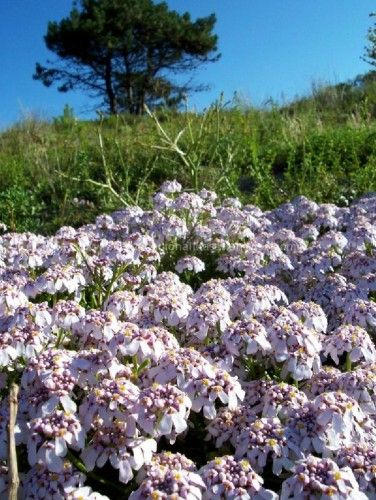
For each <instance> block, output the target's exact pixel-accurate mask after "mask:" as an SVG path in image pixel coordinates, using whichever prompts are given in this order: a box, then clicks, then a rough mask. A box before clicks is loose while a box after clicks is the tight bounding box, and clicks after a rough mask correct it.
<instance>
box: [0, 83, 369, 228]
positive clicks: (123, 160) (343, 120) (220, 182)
mask: <svg viewBox="0 0 376 500" xmlns="http://www.w3.org/2000/svg"><path fill="white" fill-rule="evenodd" d="M374 76H375V75H374V74H373V73H371V74H369V75H364V76H363V77H359V78H358V79H357V80H355V81H354V82H353V83H351V84H350V83H349V84H348V85H349V88H348V90H343V88H342V87H341V90H340V91H339V90H338V88H337V87H338V86H335V87H333V88H332V87H326V88H324V87H322V88H321V90H320V92H318V90H316V91H315V92H314V93H313V95H312V96H311V97H310V98H308V97H307V98H305V99H304V100H303V99H301V100H300V101H295V102H294V103H291V104H290V105H289V106H284V107H281V108H279V107H277V106H271V107H267V108H265V109H254V108H250V107H246V106H243V105H242V103H241V102H239V100H235V101H234V102H233V103H231V104H229V105H227V106H225V105H224V104H223V103H222V101H221V100H219V101H218V102H216V103H215V104H213V105H212V106H211V107H210V108H209V109H208V110H206V111H205V112H204V113H193V112H190V111H188V110H186V111H183V112H176V111H171V110H168V109H159V110H158V111H155V112H153V113H152V112H150V116H134V115H131V114H122V115H119V116H112V117H109V118H103V117H101V118H100V119H98V120H97V121H90V122H89V121H87V122H84V121H77V120H76V119H75V117H74V113H73V111H72V110H71V109H70V108H69V107H66V108H65V110H64V112H63V114H62V116H60V117H58V118H56V119H55V120H54V121H53V122H52V123H51V124H49V123H46V122H42V121H38V120H35V119H29V120H25V121H23V122H21V123H19V124H17V125H15V126H14V127H12V128H10V129H9V130H7V131H5V132H4V133H3V134H1V135H0V174H1V175H0V193H1V194H0V214H1V215H0V222H4V223H5V224H7V225H8V226H9V227H10V228H11V229H16V230H19V231H20V230H31V231H37V232H42V233H51V232H53V231H54V230H56V229H57V228H58V227H60V226H61V225H73V226H78V225H80V224H85V223H88V222H90V221H92V220H93V219H94V217H95V216H96V215H97V214H98V213H104V212H110V211H113V210H115V209H117V208H119V207H120V206H124V205H131V204H139V205H142V206H143V207H148V206H150V205H149V203H150V195H151V194H152V192H153V191H154V190H155V189H156V188H157V187H158V186H159V185H160V184H161V182H163V181H164V180H166V179H172V178H176V179H177V180H178V181H180V182H181V183H182V184H183V185H184V186H185V187H187V188H190V189H192V190H197V189H200V188H201V187H203V186H204V187H206V188H208V189H214V190H215V191H217V192H218V194H219V195H221V196H222V197H225V196H239V197H240V198H241V200H242V201H243V202H244V203H254V204H257V205H259V206H261V207H262V208H263V209H269V208H273V207H275V206H277V205H278V204H280V203H283V202H285V201H287V200H290V199H291V198H293V197H294V196H297V195H305V196H308V197H310V198H312V199H314V200H316V201H318V202H334V203H338V204H341V205H344V204H347V203H349V202H350V201H351V200H352V199H353V198H355V197H358V196H360V195H362V194H364V193H366V192H369V191H375V190H376V153H375V151H376V122H375V118H376V109H375V96H376V90H375V78H374ZM356 82H357V83H356ZM359 82H362V83H359ZM325 89H326V90H325ZM324 102H326V103H327V105H324V104H323V103H324ZM330 102H331V103H332V104H331V105H329V103H330ZM347 106H348V112H347V113H346V109H347V108H346V107H347Z"/></svg>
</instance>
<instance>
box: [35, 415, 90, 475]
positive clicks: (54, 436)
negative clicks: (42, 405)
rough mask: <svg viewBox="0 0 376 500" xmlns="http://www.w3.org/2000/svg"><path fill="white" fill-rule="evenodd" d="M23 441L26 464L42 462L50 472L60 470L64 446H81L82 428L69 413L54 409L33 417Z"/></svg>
mask: <svg viewBox="0 0 376 500" xmlns="http://www.w3.org/2000/svg"><path fill="white" fill-rule="evenodd" d="M28 427H29V435H28V441H27V450H28V460H29V463H30V465H35V464H36V463H38V462H43V463H44V464H45V465H46V466H47V468H48V469H49V470H50V471H52V472H61V471H62V470H63V468H64V461H63V459H62V457H65V455H66V454H67V451H68V446H69V447H70V448H72V449H73V450H76V451H79V450H81V449H82V448H83V447H84V446H85V432H84V430H83V429H82V427H81V423H80V421H79V419H78V418H77V417H76V416H75V415H74V414H72V413H67V412H63V411H61V410H55V411H54V412H53V413H51V414H50V415H48V416H45V417H40V418H35V419H33V420H32V421H31V422H30V424H29V425H28Z"/></svg>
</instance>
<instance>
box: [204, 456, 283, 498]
mask: <svg viewBox="0 0 376 500" xmlns="http://www.w3.org/2000/svg"><path fill="white" fill-rule="evenodd" d="M199 474H200V476H201V477H202V479H203V481H204V483H205V486H206V491H205V493H204V495H203V499H204V500H221V499H223V498H226V499H228V500H248V499H249V500H250V499H255V500H263V499H265V500H273V499H277V498H278V495H277V494H276V493H274V492H272V491H270V490H265V489H264V488H263V486H262V485H263V482H264V480H263V479H262V477H260V476H259V475H258V474H257V473H256V472H255V471H254V470H253V468H252V467H251V464H250V463H249V461H248V460H244V459H243V460H236V459H235V458H234V457H233V456H231V455H225V456H223V457H218V458H215V459H214V460H212V461H211V462H209V463H207V464H206V465H204V466H203V467H201V469H200V470H199Z"/></svg>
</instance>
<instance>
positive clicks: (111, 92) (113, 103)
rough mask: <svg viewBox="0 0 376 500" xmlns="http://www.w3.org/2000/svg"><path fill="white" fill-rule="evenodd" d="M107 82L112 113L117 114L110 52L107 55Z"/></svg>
mask: <svg viewBox="0 0 376 500" xmlns="http://www.w3.org/2000/svg"><path fill="white" fill-rule="evenodd" d="M105 84H106V93H107V97H108V104H109V107H110V113H111V114H112V115H116V113H117V103H116V95H115V92H114V89H113V87H112V61H111V55H110V54H108V55H107V57H106V70H105Z"/></svg>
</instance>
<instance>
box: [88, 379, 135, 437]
mask: <svg viewBox="0 0 376 500" xmlns="http://www.w3.org/2000/svg"><path fill="white" fill-rule="evenodd" d="M139 393H140V390H139V389H138V387H137V386H136V385H134V384H133V383H132V382H130V381H129V380H128V379H126V378H121V377H118V378H116V379H103V380H101V381H100V382H99V383H98V384H97V386H95V387H93V388H91V390H90V392H88V393H87V395H86V396H85V398H84V399H83V402H82V403H81V405H80V408H79V415H80V419H81V422H82V425H83V427H84V429H85V430H87V431H88V430H89V429H90V427H91V425H92V423H93V422H94V420H95V419H97V418H100V419H101V421H102V422H103V425H105V426H109V425H111V422H112V421H113V419H114V418H115V419H121V420H124V421H126V422H127V435H128V436H130V437H132V436H134V435H135V432H136V428H135V421H134V418H133V416H132V412H133V410H134V405H135V403H136V401H137V398H138V397H139Z"/></svg>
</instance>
